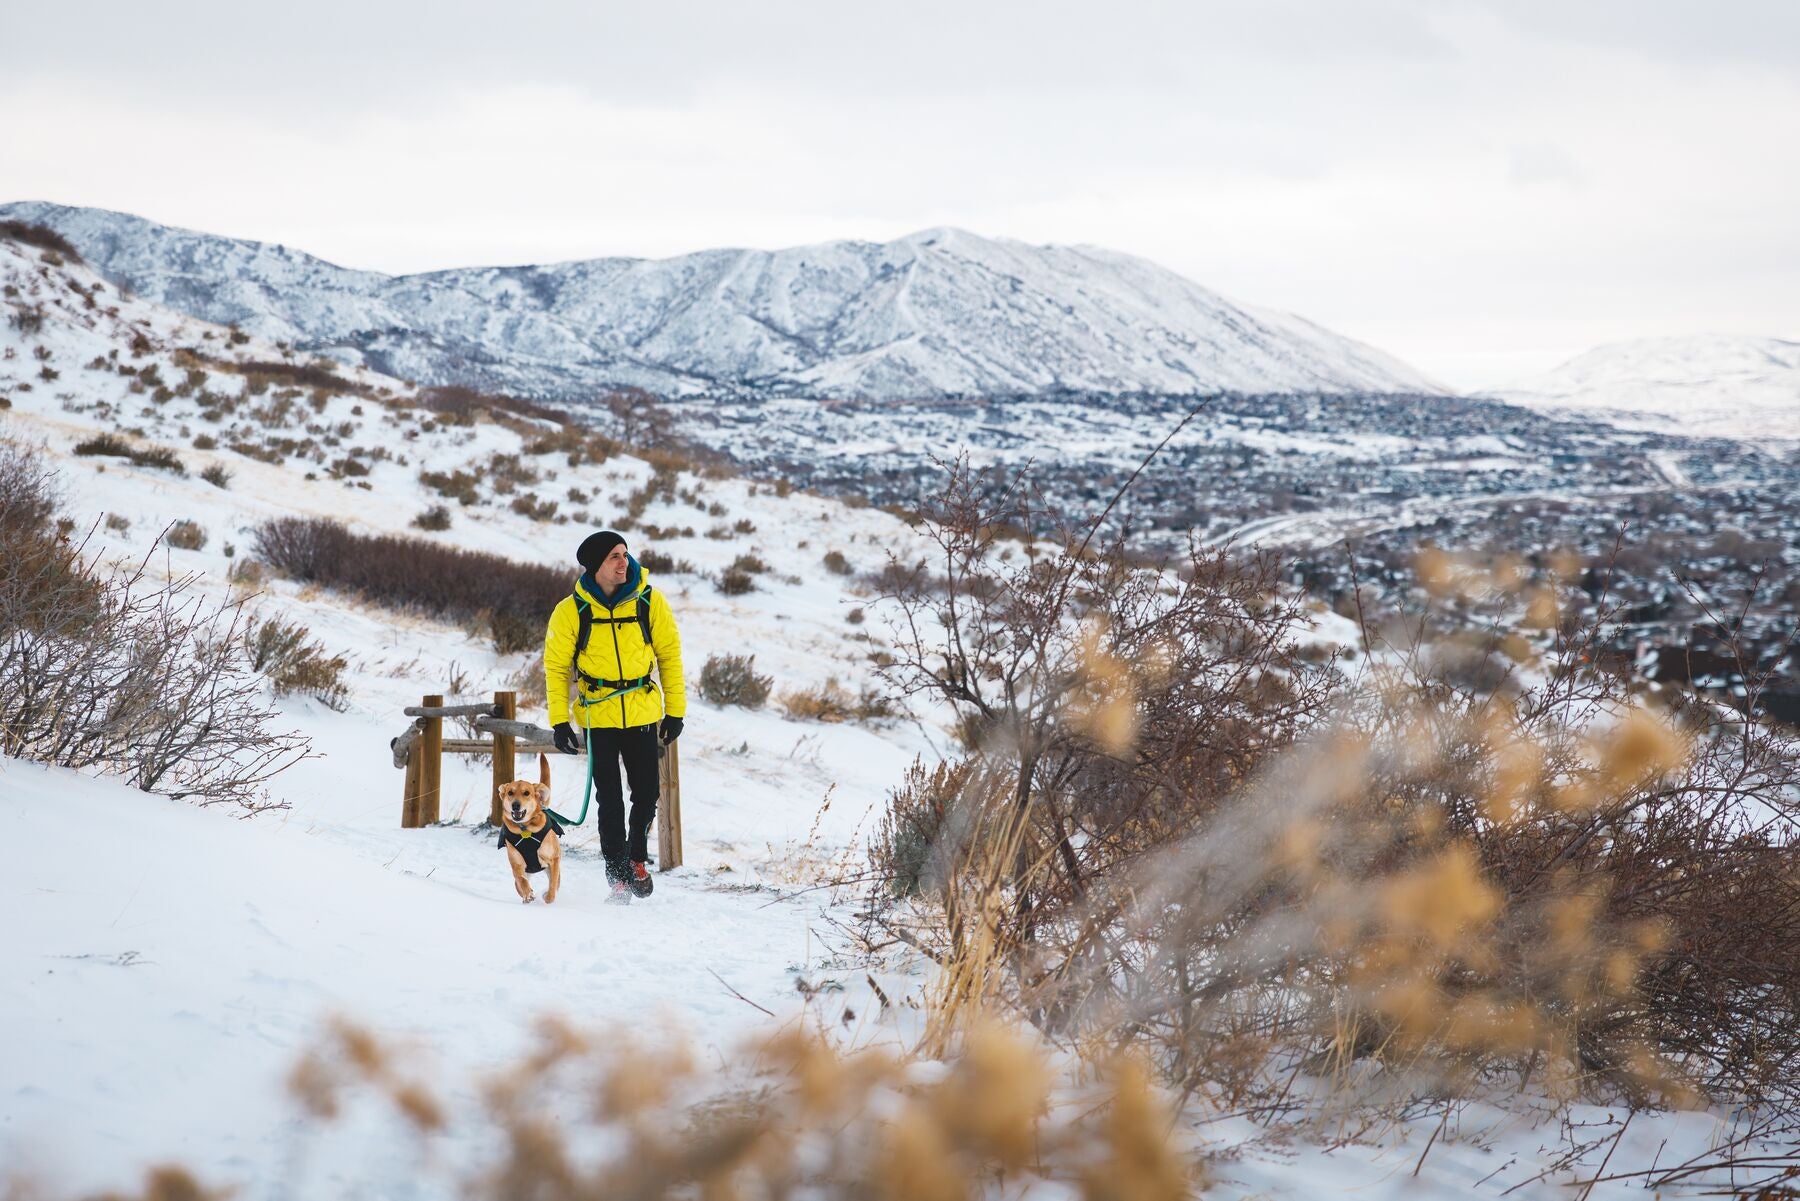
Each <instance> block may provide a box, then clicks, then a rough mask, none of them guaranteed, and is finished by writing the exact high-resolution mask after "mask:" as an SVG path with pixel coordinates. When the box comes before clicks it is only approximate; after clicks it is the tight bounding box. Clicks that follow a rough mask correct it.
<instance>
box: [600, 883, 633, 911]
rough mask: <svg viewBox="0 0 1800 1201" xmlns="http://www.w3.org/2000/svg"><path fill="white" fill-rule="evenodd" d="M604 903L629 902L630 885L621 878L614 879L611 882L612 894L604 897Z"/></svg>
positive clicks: (620, 903) (618, 903) (626, 903)
mask: <svg viewBox="0 0 1800 1201" xmlns="http://www.w3.org/2000/svg"><path fill="white" fill-rule="evenodd" d="M606 903H607V904H608V905H629V904H631V885H629V884H627V883H625V881H623V880H614V881H613V882H612V895H611V896H609V897H607V898H606Z"/></svg>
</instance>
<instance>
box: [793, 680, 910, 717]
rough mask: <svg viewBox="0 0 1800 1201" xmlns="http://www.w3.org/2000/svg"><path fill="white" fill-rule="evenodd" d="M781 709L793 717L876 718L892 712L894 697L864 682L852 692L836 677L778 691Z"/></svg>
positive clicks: (887, 715)
mask: <svg viewBox="0 0 1800 1201" xmlns="http://www.w3.org/2000/svg"><path fill="white" fill-rule="evenodd" d="M780 701H781V711H782V712H783V713H786V714H787V715H788V716H789V717H791V718H793V719H794V720H796V721H822V722H829V723H836V722H875V721H881V720H883V719H885V718H889V717H892V716H894V713H895V709H894V703H893V701H892V700H891V699H890V698H889V697H888V696H887V695H886V694H884V693H883V692H882V691H881V690H880V689H878V688H875V687H872V686H868V685H865V686H864V687H863V688H862V689H861V690H860V691H859V692H857V693H855V694H852V693H850V692H849V691H848V690H846V689H845V688H844V686H843V685H842V684H840V683H838V682H837V681H836V680H827V681H825V683H824V684H822V685H820V686H818V687H816V688H793V689H789V690H787V691H785V692H783V693H782V694H781V697H780Z"/></svg>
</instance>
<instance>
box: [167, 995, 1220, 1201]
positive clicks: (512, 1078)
mask: <svg viewBox="0 0 1800 1201" xmlns="http://www.w3.org/2000/svg"><path fill="white" fill-rule="evenodd" d="M879 995H880V1000H878V1001H875V1002H872V1003H873V1004H876V1005H879V1006H880V1007H882V1008H884V1009H885V1008H886V1006H887V1000H886V996H885V994H879ZM811 1006H812V1007H813V1008H815V1009H816V1010H817V1013H816V1016H815V1017H814V1018H813V1019H812V1020H813V1021H815V1022H817V1023H820V1024H829V1025H837V1024H850V1023H851V1022H852V1019H853V1017H854V1015H853V1014H851V1013H850V1011H849V1007H848V1006H846V1005H843V1004H842V1003H841V1002H839V1001H836V1000H832V999H826V998H821V999H818V1000H815V1001H813V1002H811ZM534 1045H535V1047H536V1050H535V1052H534V1053H533V1054H532V1055H530V1056H529V1057H526V1058H525V1059H523V1060H521V1061H520V1062H519V1063H518V1064H517V1065H516V1066H515V1070H513V1071H512V1072H510V1073H509V1074H508V1075H507V1077H506V1078H505V1079H504V1080H501V1081H499V1082H498V1083H495V1084H493V1085H492V1086H490V1087H476V1086H474V1085H473V1084H471V1083H467V1082H461V1081H458V1082H456V1083H455V1084H453V1085H451V1086H449V1087H445V1086H442V1085H440V1084H438V1083H436V1082H434V1081H432V1080H430V1079H429V1077H428V1076H427V1075H426V1074H425V1073H424V1072H422V1071H421V1069H420V1065H419V1063H418V1061H417V1058H416V1056H415V1055H413V1054H412V1053H411V1052H410V1050H409V1049H408V1048H407V1047H405V1046H404V1044H401V1043H396V1042H390V1041H389V1040H387V1039H386V1038H384V1037H383V1036H382V1035H380V1034H379V1033H377V1032H376V1031H374V1030H372V1029H370V1028H368V1027H365V1026H362V1025H359V1024H356V1023H353V1022H351V1021H349V1020H346V1019H336V1020H334V1021H332V1022H331V1023H330V1024H329V1025H328V1027H327V1029H326V1030H325V1031H324V1033H323V1035H322V1036H321V1037H319V1038H318V1039H317V1040H316V1041H315V1042H314V1044H313V1045H311V1046H309V1047H308V1048H307V1049H306V1050H305V1052H304V1053H303V1054H302V1055H300V1056H299V1057H298V1059H297V1061H296V1062H295V1063H294V1065H293V1067H292V1068H291V1070H290V1071H289V1073H288V1077H287V1086H288V1092H289V1095H290V1099H291V1101H292V1102H293V1103H294V1105H295V1107H296V1108H297V1109H298V1110H299V1111H300V1113H301V1114H302V1115H304V1117H303V1118H300V1119H296V1120H304V1121H306V1122H307V1123H308V1124H309V1125H312V1126H315V1127H317V1128H318V1130H319V1132H320V1134H321V1136H322V1137H325V1138H327V1139H329V1138H330V1137H331V1133H330V1131H331V1127H332V1125H333V1124H334V1123H338V1124H342V1125H344V1126H346V1127H348V1126H350V1125H351V1124H352V1123H358V1122H360V1123H365V1124H367V1123H372V1124H374V1125H375V1126H376V1127H377V1128H378V1129H380V1128H382V1127H387V1128H388V1129H387V1130H385V1131H384V1133H385V1134H386V1136H387V1141H389V1142H399V1143H401V1144H404V1145H407V1146H409V1147H416V1148H417V1149H418V1150H419V1153H420V1155H419V1158H420V1164H421V1166H420V1169H419V1171H418V1173H417V1185H418V1191H419V1192H420V1193H421V1194H422V1195H428V1196H445V1197H451V1196H454V1197H465V1198H469V1199H470V1201H522V1199H525V1198H549V1197H556V1198H560V1199H564V1201H603V1199H604V1201H613V1199H616V1198H627V1199H633V1198H637V1199H645V1201H648V1199H651V1198H664V1197H689V1196H692V1197H709V1198H710V1197H736V1196H744V1197H755V1198H771V1199H775V1198H794V1197H806V1198H817V1199H818V1201H872V1199H889V1201H961V1199H964V1198H979V1197H982V1196H986V1195H989V1194H991V1193H993V1192H995V1189H994V1185H995V1182H997V1181H1005V1182H1006V1184H1007V1186H1008V1187H1007V1192H1008V1193H1009V1194H1010V1193H1011V1192H1013V1191H1017V1192H1018V1194H1019V1195H1021V1196H1038V1195H1040V1194H1041V1195H1057V1196H1068V1197H1071V1198H1076V1197H1078V1198H1083V1199H1084V1201H1180V1199H1182V1198H1186V1197H1190V1196H1195V1195H1198V1193H1199V1191H1200V1189H1201V1187H1202V1186H1203V1184H1204V1172H1203V1168H1202V1165H1201V1163H1200V1162H1199V1161H1198V1160H1197V1158H1196V1157H1195V1155H1194V1153H1193V1152H1192V1151H1191V1150H1190V1149H1187V1148H1185V1147H1184V1146H1183V1145H1182V1141H1181V1140H1180V1138H1179V1137H1178V1136H1175V1135H1172V1134H1171V1132H1170V1127H1171V1124H1172V1117H1171V1115H1170V1113H1169V1112H1168V1111H1169V1106H1168V1103H1167V1102H1166V1100H1164V1099H1162V1098H1161V1097H1159V1096H1158V1094H1157V1091H1156V1089H1155V1088H1154V1085H1153V1082H1152V1081H1151V1079H1150V1077H1149V1075H1148V1074H1147V1073H1146V1072H1145V1071H1144V1070H1143V1068H1142V1066H1141V1065H1139V1064H1136V1063H1134V1062H1120V1063H1115V1064H1109V1065H1107V1066H1106V1067H1105V1068H1104V1069H1103V1070H1101V1071H1099V1072H1097V1073H1095V1074H1094V1077H1093V1078H1092V1080H1091V1081H1090V1082H1088V1083H1086V1084H1084V1086H1083V1087H1082V1089H1081V1090H1079V1092H1076V1091H1075V1090H1065V1088H1064V1087H1063V1086H1062V1082H1061V1081H1060V1080H1059V1077H1058V1073H1057V1071H1056V1069H1055V1068H1054V1067H1053V1061H1052V1060H1051V1059H1050V1057H1049V1055H1048V1054H1047V1053H1046V1051H1045V1049H1044V1048H1043V1047H1042V1046H1041V1044H1040V1043H1039V1042H1038V1041H1036V1040H1034V1039H1032V1038H1031V1037H1029V1036H1028V1035H1026V1034H1024V1033H1022V1032H1020V1031H1018V1030H1016V1029H1014V1028H1012V1027H1009V1026H1006V1025H1004V1024H1001V1023H999V1022H994V1023H991V1024H986V1025H983V1026H981V1027H979V1028H978V1029H976V1030H975V1031H973V1032H972V1033H971V1035H970V1036H969V1038H968V1039H966V1040H965V1041H964V1042H963V1043H962V1044H961V1045H959V1046H958V1047H957V1048H956V1049H955V1050H954V1052H953V1053H950V1054H947V1055H945V1056H944V1058H943V1061H942V1062H941V1063H938V1064H933V1065H932V1067H933V1069H934V1070H933V1071H931V1072H930V1073H929V1074H926V1073H922V1072H920V1071H919V1070H918V1069H917V1065H916V1064H915V1062H914V1061H913V1059H912V1058H911V1057H909V1056H903V1055H896V1054H893V1053H892V1052H890V1051H887V1050H885V1049H871V1050H867V1051H863V1052H859V1053H856V1054H845V1053H841V1052H839V1051H838V1050H836V1049H835V1047H834V1044H833V1042H832V1041H831V1040H830V1039H827V1038H821V1037H817V1036H812V1037H808V1036H807V1035H805V1034H804V1033H802V1032H800V1031H792V1032H786V1033H783V1034H779V1035H776V1036H773V1037H770V1038H766V1039H759V1040H757V1041H756V1042H754V1043H751V1044H748V1045H745V1046H742V1047H734V1048H727V1049H725V1050H724V1051H722V1052H721V1053H720V1054H718V1055H717V1056H716V1057H715V1056H713V1055H712V1054H711V1053H707V1054H701V1053H700V1051H699V1049H698V1048H697V1047H691V1046H687V1045H683V1044H681V1043H678V1042H674V1041H670V1040H658V1039H650V1040H634V1041H632V1042H629V1043H622V1042H621V1041H620V1040H618V1039H616V1038H608V1037H607V1036H606V1034H605V1032H604V1031H588V1030H583V1029H580V1028H578V1027H576V1026H574V1025H572V1024H570V1023H568V1022H566V1021H564V1020H563V1019H560V1018H557V1017H555V1016H548V1017H544V1018H542V1019H540V1020H539V1021H538V1023H537V1030H536V1035H535V1044H534ZM465 1096H474V1097H478V1098H479V1099H480V1107H479V1109H478V1110H477V1111H476V1112H473V1113H470V1112H468V1105H467V1103H466V1102H465V1101H464V1100H463V1098H464V1097H465ZM545 1096H580V1097H583V1098H591V1099H593V1103H592V1104H587V1105H582V1106H576V1107H571V1109H570V1110H569V1111H568V1113H567V1115H563V1114H558V1115H556V1120H554V1121H552V1120H547V1119H546V1116H545V1113H544V1106H543V1103H542V1098H543V1097H545ZM465 1124H467V1125H468V1127H469V1129H472V1130H474V1131H479V1132H485V1133H487V1134H491V1135H492V1136H493V1137H492V1138H491V1139H482V1140H479V1143H478V1145H477V1146H476V1147H475V1148H474V1149H473V1151H472V1152H471V1153H469V1154H445V1153H444V1152H446V1151H448V1150H449V1149H450V1148H452V1147H456V1148H458V1149H461V1148H462V1144H464V1143H465V1142H467V1141H468V1138H469V1135H468V1132H467V1131H466V1130H465V1129H464V1127H465ZM329 1170H330V1169H329V1167H328V1166H325V1165H321V1166H320V1167H319V1168H316V1169H315V1168H313V1167H312V1166H311V1165H310V1164H309V1163H307V1164H298V1165H296V1166H295V1167H294V1168H293V1170H292V1174H291V1176H290V1177H289V1178H287V1179H286V1180H285V1184H286V1185H287V1187H290V1188H293V1189H294V1190H295V1191H296V1192H297V1193H299V1194H301V1195H306V1194H308V1193H309V1192H318V1191H321V1190H320V1189H319V1187H318V1185H319V1184H320V1183H321V1182H322V1181H329V1179H330V1177H329V1176H325V1175H324V1173H325V1172H328V1171H329ZM325 1191H329V1190H328V1189H327V1190H325ZM222 1195H223V1194H222V1192H214V1191H210V1190H208V1189H206V1188H205V1186H204V1185H203V1184H202V1183H201V1182H200V1181H199V1179H198V1178H196V1177H194V1176H192V1175H191V1174H189V1173H187V1172H185V1171H183V1170H181V1169H179V1168H159V1169H153V1170H152V1173H151V1174H150V1176H149V1179H148V1181H147V1183H146V1186H145V1189H144V1193H143V1198H144V1201H152V1199H154V1201H213V1199H214V1198H216V1197H219V1196H222Z"/></svg>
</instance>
